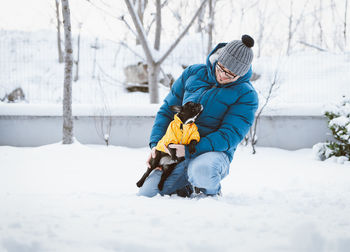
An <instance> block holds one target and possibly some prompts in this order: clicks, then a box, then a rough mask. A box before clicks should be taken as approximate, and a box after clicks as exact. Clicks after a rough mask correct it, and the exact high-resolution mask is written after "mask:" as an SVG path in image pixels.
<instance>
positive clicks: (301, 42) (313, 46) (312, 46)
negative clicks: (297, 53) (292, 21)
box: [298, 41, 327, 52]
mask: <svg viewBox="0 0 350 252" xmlns="http://www.w3.org/2000/svg"><path fill="white" fill-rule="evenodd" d="M298 42H299V43H300V44H302V45H304V46H308V47H311V48H314V49H317V50H319V51H321V52H327V50H326V49H323V48H321V47H318V46H315V45H311V44H308V43H306V42H304V41H298Z"/></svg>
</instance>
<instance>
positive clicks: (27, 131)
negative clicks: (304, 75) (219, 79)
mask: <svg viewBox="0 0 350 252" xmlns="http://www.w3.org/2000/svg"><path fill="white" fill-rule="evenodd" d="M158 108H159V105H144V106H138V105H135V106H124V107H123V106H116V107H109V108H108V109H107V110H106V109H103V107H91V106H87V105H85V106H84V105H75V106H73V115H74V135H75V137H76V138H77V139H78V141H79V142H81V143H84V144H104V143H105V141H104V135H105V134H108V135H109V143H110V144H112V145H117V146H126V147H145V146H147V145H148V140H149V135H150V132H151V129H152V125H153V122H154V118H155V115H156V112H157V110H158ZM298 111H299V112H298ZM318 111H319V110H317V109H314V110H313V109H312V108H311V107H309V108H306V107H304V110H300V109H299V108H297V107H295V108H294V110H293V109H292V108H280V109H279V110H273V111H268V112H266V113H265V114H264V115H262V116H261V120H260V121H259V124H258V128H257V130H258V133H257V135H258V145H259V146H266V147H277V148H283V149H287V150H296V149H300V148H310V147H312V146H313V145H314V144H316V143H318V142H324V141H325V140H326V139H327V136H328V133H329V131H328V128H327V121H326V118H325V117H324V116H323V115H322V114H321V113H320V112H318ZM61 115H62V108H61V106H59V105H47V106H42V105H28V104H10V105H5V104H3V105H2V106H0V145H11V146H40V145H46V144H50V143H55V142H59V141H61V138H62V117H61ZM109 123H111V127H110V132H109V131H108V128H109V126H108V125H109ZM102 128H103V129H102Z"/></svg>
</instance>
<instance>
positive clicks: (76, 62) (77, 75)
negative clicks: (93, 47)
mask: <svg viewBox="0 0 350 252" xmlns="http://www.w3.org/2000/svg"><path fill="white" fill-rule="evenodd" d="M80 30H81V24H79V34H78V41H77V43H78V53H77V60H76V61H74V63H75V76H74V82H76V81H78V80H79V60H80Z"/></svg>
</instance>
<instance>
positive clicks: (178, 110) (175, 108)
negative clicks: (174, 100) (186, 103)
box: [170, 105, 182, 113]
mask: <svg viewBox="0 0 350 252" xmlns="http://www.w3.org/2000/svg"><path fill="white" fill-rule="evenodd" d="M170 109H171V111H173V112H175V113H180V112H181V109H182V107H181V106H178V105H173V106H170Z"/></svg>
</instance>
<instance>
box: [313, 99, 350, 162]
mask: <svg viewBox="0 0 350 252" xmlns="http://www.w3.org/2000/svg"><path fill="white" fill-rule="evenodd" d="M325 116H326V117H327V118H328V128H329V129H330V130H331V131H332V135H333V138H334V139H335V141H330V142H327V143H318V144H316V145H314V146H313V151H314V154H315V155H316V156H317V157H318V158H319V159H320V160H325V159H327V158H330V157H333V156H334V157H338V158H337V161H338V162H340V163H344V162H345V161H350V98H349V97H346V96H343V99H342V101H341V102H340V103H339V104H337V105H334V106H332V107H331V108H329V109H328V110H327V111H326V112H325Z"/></svg>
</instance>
